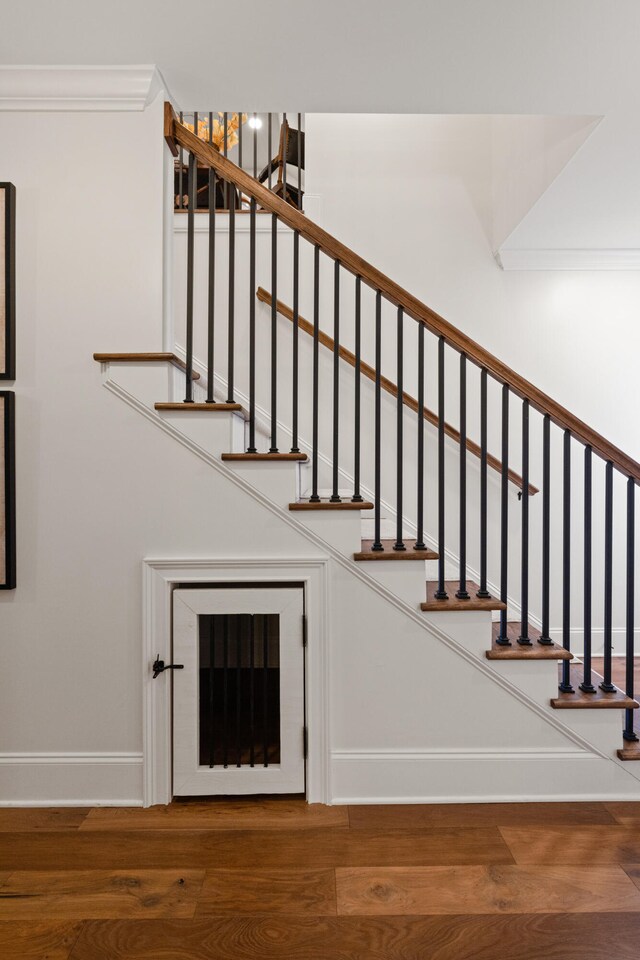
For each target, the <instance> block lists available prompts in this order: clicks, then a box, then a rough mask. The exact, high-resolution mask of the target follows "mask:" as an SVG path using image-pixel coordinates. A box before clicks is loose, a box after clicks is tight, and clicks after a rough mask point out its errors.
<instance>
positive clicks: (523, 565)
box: [518, 400, 532, 647]
mask: <svg viewBox="0 0 640 960" xmlns="http://www.w3.org/2000/svg"><path fill="white" fill-rule="evenodd" d="M521 504H522V537H521V555H520V556H521V559H520V636H519V637H518V643H519V644H520V646H521V647H530V646H532V643H531V640H530V639H529V401H528V400H523V401H522V494H521Z"/></svg>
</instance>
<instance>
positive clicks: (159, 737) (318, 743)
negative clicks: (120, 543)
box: [142, 557, 331, 807]
mask: <svg viewBox="0 0 640 960" xmlns="http://www.w3.org/2000/svg"><path fill="white" fill-rule="evenodd" d="M142 566H143V590H142V596H143V614H142V626H143V629H142V708H143V714H142V742H143V754H142V755H143V805H144V806H145V807H150V806H153V805H154V804H158V803H169V802H170V801H171V796H172V793H171V759H172V758H171V750H172V735H171V734H172V728H171V671H167V672H166V673H164V674H161V675H160V676H159V677H158V678H157V679H156V680H153V679H152V672H151V664H152V663H153V661H154V660H155V658H156V656H157V655H158V654H159V655H160V659H161V660H164V661H165V663H170V662H171V595H172V593H173V588H174V586H175V585H176V584H178V583H180V584H196V583H215V584H222V583H246V584H248V585H251V584H253V583H278V582H281V583H282V582H297V583H302V584H304V593H305V609H306V616H307V651H306V669H305V695H306V710H307V729H308V757H307V800H308V801H309V803H329V802H330V801H329V798H330V796H331V791H330V783H329V776H330V763H329V744H330V736H329V644H328V638H327V631H328V616H327V612H328V610H329V606H328V599H329V598H328V591H329V580H328V576H327V567H328V560H326V559H322V558H316V557H314V558H310V559H300V560H297V559H296V560H281V559H271V558H266V559H255V558H253V559H245V558H236V559H233V560H217V559H216V560H175V559H174V560H170V559H166V560H165V559H155V558H154V559H145V560H144V561H143V565H142Z"/></svg>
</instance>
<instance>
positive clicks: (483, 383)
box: [476, 367, 491, 600]
mask: <svg viewBox="0 0 640 960" xmlns="http://www.w3.org/2000/svg"><path fill="white" fill-rule="evenodd" d="M476 596H477V597H480V598H481V599H483V600H488V599H489V598H490V596H491V594H490V593H489V591H488V590H487V370H486V368H485V367H483V368H482V371H481V373H480V589H479V590H478V591H477V593H476Z"/></svg>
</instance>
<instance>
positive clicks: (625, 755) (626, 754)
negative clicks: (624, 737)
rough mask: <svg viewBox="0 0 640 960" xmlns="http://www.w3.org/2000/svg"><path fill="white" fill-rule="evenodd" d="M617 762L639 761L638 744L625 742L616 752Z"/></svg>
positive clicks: (639, 748)
mask: <svg viewBox="0 0 640 960" xmlns="http://www.w3.org/2000/svg"><path fill="white" fill-rule="evenodd" d="M616 753H617V754H618V759H619V760H640V743H631V742H630V741H625V745H624V747H622V749H621V750H616Z"/></svg>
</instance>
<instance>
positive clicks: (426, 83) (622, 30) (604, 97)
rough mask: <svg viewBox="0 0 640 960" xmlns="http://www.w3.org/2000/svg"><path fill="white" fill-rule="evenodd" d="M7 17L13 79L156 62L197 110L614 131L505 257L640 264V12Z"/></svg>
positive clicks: (600, 139) (610, 6)
mask: <svg viewBox="0 0 640 960" xmlns="http://www.w3.org/2000/svg"><path fill="white" fill-rule="evenodd" d="M0 4H1V17H2V29H1V30H0V65H15V64H32V65H38V64H47V65H52V64H62V65H79V64H83V65H107V64H109V65H110V64H127V65H130V64H156V65H157V66H158V68H159V70H160V71H161V73H162V75H163V77H164V79H165V81H166V84H167V87H168V89H169V91H170V93H171V95H172V97H173V98H174V100H175V102H176V104H177V106H178V107H182V108H184V109H193V108H196V109H198V108H200V109H209V108H210V107H211V105H215V106H221V107H222V108H223V109H225V108H226V109H230V110H233V109H242V108H244V109H247V108H248V109H250V110H258V111H264V110H282V109H284V110H288V111H292V112H293V111H301V112H307V113H312V112H345V113H456V114H457V113H464V114H473V113H481V114H494V115H495V114H519V115H525V114H529V115H531V114H536V115H547V116H549V115H555V116H565V117H571V116H574V117H579V116H589V117H595V118H599V117H604V120H603V121H602V122H601V123H600V124H598V125H597V128H596V129H595V131H594V132H593V133H590V135H589V136H588V138H587V139H586V142H585V143H584V144H583V145H582V146H580V149H578V150H577V152H576V153H575V155H574V156H573V158H572V159H569V161H568V162H567V163H566V165H565V166H564V169H562V170H561V172H560V173H559V174H558V175H557V177H556V179H555V180H554V181H553V182H552V183H551V184H550V186H549V189H547V190H545V191H544V193H543V194H542V195H541V196H540V197H539V198H538V199H537V200H535V198H533V197H532V201H533V200H535V202H534V203H533V206H531V207H530V208H527V209H526V210H523V212H522V218H521V219H520V220H519V221H518V223H517V224H515V225H514V229H513V230H512V232H510V236H508V237H507V238H506V242H505V243H504V244H503V245H502V246H501V248H500V249H503V247H508V248H512V249H514V250H517V251H525V253H526V251H528V250H533V249H537V248H541V247H542V248H545V249H547V250H549V249H551V248H553V249H560V248H563V247H565V248H567V247H570V248H573V249H575V248H593V247H597V248H600V249H601V250H602V249H603V248H611V249H613V248H616V249H623V248H624V249H627V248H635V249H636V250H637V258H638V264H639V265H640V167H639V165H638V163H637V157H638V148H639V147H640V56H639V55H638V50H639V49H640V2H639V0H615V3H612V2H611V0H395V2H393V3H390V2H389V0H385V2H381V0H234V2H233V3H222V2H220V0H181V2H180V3H178V2H176V0H171V2H169V0H101V2H96V0H56V3H51V0H20V2H13V3H10V2H9V0H0ZM527 211H528V212H527ZM519 256H520V257H521V259H520V261H518V262H522V256H521V254H519ZM525 259H526V255H525Z"/></svg>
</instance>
